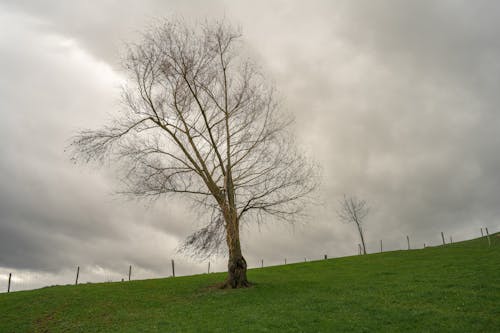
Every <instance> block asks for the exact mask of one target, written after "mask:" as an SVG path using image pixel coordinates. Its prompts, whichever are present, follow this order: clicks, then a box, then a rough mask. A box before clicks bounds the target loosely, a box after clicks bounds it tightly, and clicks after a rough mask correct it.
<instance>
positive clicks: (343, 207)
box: [337, 194, 370, 254]
mask: <svg viewBox="0 0 500 333" xmlns="http://www.w3.org/2000/svg"><path fill="white" fill-rule="evenodd" d="M339 206H340V209H339V210H338V211H337V215H338V217H339V218H340V220H341V221H342V222H345V223H353V224H354V225H356V228H357V229H358V232H359V237H360V238H361V243H362V244H363V253H364V254H366V246H365V237H364V234H363V228H362V225H363V222H364V219H365V217H366V216H367V215H368V213H369V212H370V207H368V205H367V203H366V201H365V200H360V199H358V198H357V197H355V196H349V197H348V196H346V195H345V194H344V198H343V199H342V200H341V201H340V203H339Z"/></svg>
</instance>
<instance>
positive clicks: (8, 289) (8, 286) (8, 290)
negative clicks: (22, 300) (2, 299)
mask: <svg viewBox="0 0 500 333" xmlns="http://www.w3.org/2000/svg"><path fill="white" fill-rule="evenodd" d="M11 278H12V273H9V284H8V285H7V292H8V293H10V279H11Z"/></svg>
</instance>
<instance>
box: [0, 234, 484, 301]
mask: <svg viewBox="0 0 500 333" xmlns="http://www.w3.org/2000/svg"><path fill="white" fill-rule="evenodd" d="M484 231H485V233H484V232H483V228H480V232H481V237H482V238H486V239H487V241H488V246H489V247H491V244H492V241H491V237H490V233H489V230H488V228H484ZM485 234H486V235H485ZM441 240H442V243H443V245H446V242H445V235H444V232H441ZM406 241H407V245H408V250H410V249H411V245H410V236H409V235H406ZM448 244H453V237H452V236H451V235H450V242H449V243H448ZM427 247H428V244H427V243H424V247H423V248H424V249H425V248H427ZM357 248H358V255H363V251H362V246H361V244H357ZM386 251H387V249H386ZM382 252H384V249H383V240H382V239H381V240H380V253H382ZM330 258H335V257H331V256H330ZM303 259H304V260H303V261H304V262H307V261H314V260H327V259H328V254H324V255H323V256H322V257H316V258H307V257H304V258H303ZM308 259H309V260H308ZM298 262H302V259H301V258H290V257H287V258H284V264H285V265H287V264H292V263H298ZM171 264H172V267H171V273H172V275H171V277H175V276H176V274H175V261H174V259H171ZM280 265H282V263H278V264H275V265H273V264H270V265H267V266H266V267H270V266H280ZM259 266H260V268H264V267H265V266H264V259H260V265H257V266H256V267H259ZM96 267H97V268H94V269H92V268H91V269H90V272H91V275H92V274H93V275H100V276H102V275H104V282H112V281H113V279H112V278H111V275H110V274H108V273H107V272H106V270H105V269H103V268H101V267H99V266H96ZM249 268H251V267H249ZM96 271H97V272H96ZM73 272H74V271H73ZM80 273H81V271H80V266H77V269H76V278H75V285H78V284H79V278H80ZM137 273H138V274H136V275H137V277H136V278H135V280H142V279H150V278H159V277H160V276H159V274H155V273H152V274H149V275H147V276H146V275H145V274H142V278H141V274H140V271H137ZM207 273H208V274H210V273H211V263H210V261H209V262H208V269H207ZM73 274H74V273H73ZM24 275H25V274H23V273H16V274H13V273H12V272H9V274H8V278H7V279H6V280H7V281H6V282H7V288H6V289H5V291H6V292H7V293H9V292H12V291H20V290H31V289H37V288H40V287H45V286H48V285H49V284H50V283H47V282H48V279H45V281H46V282H43V280H44V279H41V278H40V277H41V276H40V274H37V273H34V274H33V273H29V274H27V275H28V278H25V276H24ZM113 275H114V276H115V278H116V277H117V276H118V275H117V273H115V272H113ZM120 279H121V281H125V279H124V278H123V277H121V278H120V277H119V278H118V279H114V281H120ZM59 281H60V280H59ZM128 281H132V265H129V267H128ZM30 282H31V284H30ZM99 282H102V281H99ZM86 283H95V282H86ZM62 284H64V283H62ZM80 284H81V282H80ZM2 289H3V288H2ZM0 292H3V291H2V290H0Z"/></svg>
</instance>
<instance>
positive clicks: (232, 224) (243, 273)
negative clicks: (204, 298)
mask: <svg viewBox="0 0 500 333" xmlns="http://www.w3.org/2000/svg"><path fill="white" fill-rule="evenodd" d="M232 211H233V212H234V211H235V210H232ZM224 218H225V219H226V242H227V247H228V249H229V260H228V264H227V273H228V275H227V280H226V282H225V283H224V284H223V288H230V289H235V288H246V287H249V286H250V283H249V282H248V280H247V262H246V260H245V258H244V257H243V255H242V254H241V245H240V230H239V222H238V218H237V216H236V214H234V213H231V212H227V211H226V214H224Z"/></svg>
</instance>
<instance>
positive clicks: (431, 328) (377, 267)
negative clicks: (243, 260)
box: [0, 235, 500, 332]
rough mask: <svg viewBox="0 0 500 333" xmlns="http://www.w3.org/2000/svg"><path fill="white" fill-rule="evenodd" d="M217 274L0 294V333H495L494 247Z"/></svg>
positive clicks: (499, 276) (498, 273)
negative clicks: (230, 285)
mask: <svg viewBox="0 0 500 333" xmlns="http://www.w3.org/2000/svg"><path fill="white" fill-rule="evenodd" d="M491 239H492V246H491V247H488V242H487V240H486V238H479V239H475V240H471V241H466V242H461V243H454V244H451V245H446V246H444V247H433V248H426V249H424V250H410V251H395V252H386V253H382V254H370V255H366V256H354V257H345V258H340V259H330V260H322V261H316V262H308V263H301V264H290V265H286V266H276V267H269V268H263V269H253V270H249V272H248V275H249V279H250V280H251V281H252V282H254V283H255V285H254V286H253V287H252V288H249V289H244V290H215V289H212V288H209V286H211V285H213V284H215V283H216V282H220V281H222V280H223V279H224V276H225V274H204V275H197V276H189V277H179V278H167V279H156V280H145V281H132V282H118V283H101V284H85V285H79V286H58V287H49V288H44V289H39V290H34V291H24V292H15V293H10V294H0V332H500V238H498V237H496V235H494V236H492V238H491Z"/></svg>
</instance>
